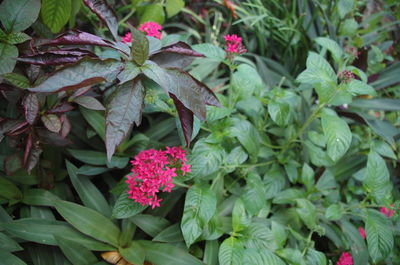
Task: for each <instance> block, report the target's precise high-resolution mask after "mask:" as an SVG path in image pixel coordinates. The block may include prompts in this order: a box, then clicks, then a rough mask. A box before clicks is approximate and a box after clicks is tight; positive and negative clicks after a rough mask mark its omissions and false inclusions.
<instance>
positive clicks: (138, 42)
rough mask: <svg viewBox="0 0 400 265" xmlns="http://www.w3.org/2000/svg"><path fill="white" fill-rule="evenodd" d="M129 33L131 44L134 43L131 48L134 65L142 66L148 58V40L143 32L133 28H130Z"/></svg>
mask: <svg viewBox="0 0 400 265" xmlns="http://www.w3.org/2000/svg"><path fill="white" fill-rule="evenodd" d="M131 33H132V43H135V45H132V47H131V55H132V58H133V60H134V61H135V63H137V64H138V65H139V66H142V65H143V64H144V62H145V61H146V60H147V59H148V58H149V40H148V39H147V38H146V35H145V34H144V33H143V32H141V31H139V30H137V29H135V28H131Z"/></svg>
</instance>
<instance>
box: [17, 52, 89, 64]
mask: <svg viewBox="0 0 400 265" xmlns="http://www.w3.org/2000/svg"><path fill="white" fill-rule="evenodd" d="M85 56H87V57H96V55H95V54H93V53H91V52H85V51H83V50H54V51H47V52H40V53H37V54H34V55H30V56H24V57H19V58H18V59H17V60H18V61H21V62H24V63H29V64H34V65H63V64H68V63H76V62H78V61H79V60H81V59H82V58H83V57H85Z"/></svg>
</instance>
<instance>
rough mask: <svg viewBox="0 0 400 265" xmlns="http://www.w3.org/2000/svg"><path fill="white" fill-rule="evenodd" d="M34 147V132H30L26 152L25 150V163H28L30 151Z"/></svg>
mask: <svg viewBox="0 0 400 265" xmlns="http://www.w3.org/2000/svg"><path fill="white" fill-rule="evenodd" d="M31 149H32V133H30V134H28V137H27V139H26V145H25V152H24V165H25V166H26V165H27V161H28V157H29V153H30V152H31Z"/></svg>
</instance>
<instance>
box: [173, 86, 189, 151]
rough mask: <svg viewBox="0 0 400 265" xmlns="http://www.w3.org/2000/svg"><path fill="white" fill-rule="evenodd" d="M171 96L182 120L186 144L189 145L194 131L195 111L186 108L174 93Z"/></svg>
mask: <svg viewBox="0 0 400 265" xmlns="http://www.w3.org/2000/svg"><path fill="white" fill-rule="evenodd" d="M169 96H170V97H171V98H172V100H173V101H174V104H175V107H176V110H177V112H178V115H179V120H180V122H181V127H182V131H183V135H184V137H185V141H186V146H188V147H189V145H190V140H191V139H192V133H193V112H192V111H191V110H190V109H188V108H186V107H185V106H184V105H183V104H182V102H181V101H180V100H179V99H178V98H177V97H176V96H175V95H174V94H171V93H170V94H169Z"/></svg>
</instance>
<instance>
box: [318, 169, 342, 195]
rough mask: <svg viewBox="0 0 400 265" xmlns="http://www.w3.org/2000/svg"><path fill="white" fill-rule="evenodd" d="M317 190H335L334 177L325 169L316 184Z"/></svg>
mask: <svg viewBox="0 0 400 265" xmlns="http://www.w3.org/2000/svg"><path fill="white" fill-rule="evenodd" d="M315 187H316V188H317V190H319V191H326V190H329V189H335V188H336V187H337V184H336V180H335V176H334V175H333V174H332V171H330V170H329V169H326V170H325V171H324V173H323V174H322V176H321V177H320V178H319V179H318V181H317V184H316V185H315Z"/></svg>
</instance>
